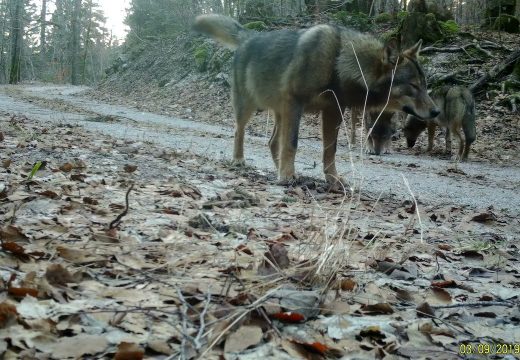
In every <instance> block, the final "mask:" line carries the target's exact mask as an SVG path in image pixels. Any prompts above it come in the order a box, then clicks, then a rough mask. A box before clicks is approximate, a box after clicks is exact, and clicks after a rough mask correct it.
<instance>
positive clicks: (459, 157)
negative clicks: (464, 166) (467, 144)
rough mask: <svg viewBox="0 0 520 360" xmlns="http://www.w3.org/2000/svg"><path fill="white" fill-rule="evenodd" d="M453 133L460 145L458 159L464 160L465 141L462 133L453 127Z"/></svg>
mask: <svg viewBox="0 0 520 360" xmlns="http://www.w3.org/2000/svg"><path fill="white" fill-rule="evenodd" d="M451 132H452V133H453V134H454V135H455V137H456V138H457V141H458V143H459V152H458V153H457V159H458V160H462V153H463V152H464V139H463V137H462V135H461V133H460V129H459V128H458V127H455V126H454V127H453V128H452V129H451Z"/></svg>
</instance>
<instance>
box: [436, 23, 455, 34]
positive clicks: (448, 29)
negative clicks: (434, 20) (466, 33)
mask: <svg viewBox="0 0 520 360" xmlns="http://www.w3.org/2000/svg"><path fill="white" fill-rule="evenodd" d="M439 26H440V27H441V30H442V32H443V33H444V35H454V34H456V33H458V32H459V31H460V28H459V25H458V24H457V23H456V22H455V21H454V20H448V21H439Z"/></svg>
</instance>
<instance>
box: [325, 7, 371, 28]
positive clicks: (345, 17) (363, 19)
mask: <svg viewBox="0 0 520 360" xmlns="http://www.w3.org/2000/svg"><path fill="white" fill-rule="evenodd" d="M332 17H333V18H334V19H335V20H337V21H338V22H340V23H341V24H342V25H344V26H346V27H349V28H353V29H357V30H359V31H368V30H370V29H371V28H372V24H371V22H370V18H369V17H368V15H367V14H365V13H361V12H358V13H348V12H347V11H343V10H342V11H338V12H337V13H335V14H333V15H332Z"/></svg>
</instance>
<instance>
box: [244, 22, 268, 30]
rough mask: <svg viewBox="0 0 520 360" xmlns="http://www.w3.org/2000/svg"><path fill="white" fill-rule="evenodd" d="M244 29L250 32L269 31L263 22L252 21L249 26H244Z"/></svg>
mask: <svg viewBox="0 0 520 360" xmlns="http://www.w3.org/2000/svg"><path fill="white" fill-rule="evenodd" d="M244 27H245V28H246V29H249V30H255V31H265V30H267V25H266V24H265V22H263V21H251V22H249V23H247V24H244Z"/></svg>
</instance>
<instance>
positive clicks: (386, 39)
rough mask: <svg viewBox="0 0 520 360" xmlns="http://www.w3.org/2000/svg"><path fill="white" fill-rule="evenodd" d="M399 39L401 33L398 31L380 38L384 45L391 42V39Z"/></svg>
mask: <svg viewBox="0 0 520 360" xmlns="http://www.w3.org/2000/svg"><path fill="white" fill-rule="evenodd" d="M398 38H399V31H398V30H397V29H396V30H390V31H387V32H384V33H383V34H381V36H380V39H381V41H383V42H384V43H386V42H388V41H390V40H391V39H398Z"/></svg>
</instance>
